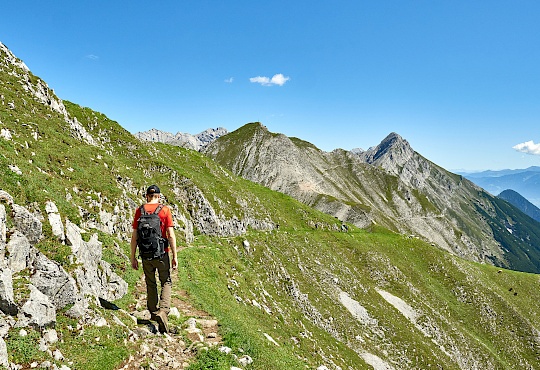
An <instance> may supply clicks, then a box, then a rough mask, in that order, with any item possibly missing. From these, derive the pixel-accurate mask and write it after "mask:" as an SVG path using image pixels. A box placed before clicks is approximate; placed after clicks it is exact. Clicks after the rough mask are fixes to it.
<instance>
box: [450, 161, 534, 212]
mask: <svg viewBox="0 0 540 370" xmlns="http://www.w3.org/2000/svg"><path fill="white" fill-rule="evenodd" d="M459 174H460V175H462V176H464V177H466V178H467V179H469V180H471V181H472V182H474V183H475V184H476V185H478V186H480V187H482V188H484V189H485V190H487V191H488V192H490V193H491V194H493V195H498V194H499V193H501V192H502V191H504V190H507V189H511V190H514V191H516V192H518V193H519V194H520V195H522V196H523V197H525V198H526V199H527V200H528V201H529V202H531V203H532V204H534V205H535V206H537V207H540V167H538V166H532V167H529V168H526V169H518V170H501V171H483V172H475V173H467V172H459Z"/></svg>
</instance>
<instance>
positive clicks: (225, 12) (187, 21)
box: [0, 0, 540, 170]
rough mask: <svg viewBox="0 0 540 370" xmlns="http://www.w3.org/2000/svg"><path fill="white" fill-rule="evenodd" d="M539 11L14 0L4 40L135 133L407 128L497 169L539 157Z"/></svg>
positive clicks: (476, 6) (410, 135)
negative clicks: (252, 125) (259, 126)
mask: <svg viewBox="0 0 540 370" xmlns="http://www.w3.org/2000/svg"><path fill="white" fill-rule="evenodd" d="M538 19H540V2H538V1H436V0H435V1H427V0H426V1H340V0H333V1H281V0H276V1H264V2H263V1H253V0H249V1H247V0H246V1H234V0H229V1H205V0H198V1H179V0H176V1H169V0H164V1H155V2H149V1H138V0H133V1H129V2H120V1H91V2H90V1H88V2H81V1H65V0H56V1H50V2H44V1H21V0H17V1H15V0H6V1H4V2H3V4H2V23H1V24H0V41H1V42H3V43H4V44H5V45H6V46H7V47H9V48H10V49H11V50H12V51H13V52H14V54H15V55H16V56H18V57H19V58H20V59H22V60H23V61H24V62H25V63H26V64H27V65H28V67H29V68H30V69H31V70H32V72H33V73H34V74H36V75H38V76H40V77H41V78H43V79H44V80H45V81H46V82H47V83H48V84H49V86H50V87H51V88H53V89H54V90H55V92H56V93H57V95H58V96H59V97H60V98H62V99H64V100H69V101H72V102H75V103H78V104H80V105H83V106H88V107H90V108H92V109H95V110H97V111H100V112H102V113H104V114H106V115H107V116H108V117H110V118H111V119H113V120H116V121H118V122H119V123H120V124H121V125H122V126H123V127H124V128H126V129H127V130H129V131H130V132H133V133H135V132H138V131H145V130H148V129H150V128H157V129H160V130H164V131H169V132H173V133H176V132H178V131H181V132H189V133H192V134H196V133H199V132H201V131H203V130H205V129H207V128H210V127H220V126H222V127H225V128H227V129H228V130H230V131H232V130H235V129H237V128H238V127H240V126H242V125H244V124H245V123H248V122H253V121H260V122H262V123H263V124H265V125H266V126H267V127H268V129H269V130H270V131H273V132H281V133H284V134H286V135H288V136H296V137H300V138H302V139H304V140H307V141H310V142H312V143H313V144H315V145H316V146H318V147H319V148H321V149H323V150H327V151H329V150H332V149H335V148H344V149H352V148H355V147H361V148H364V149H367V148H368V147H370V146H373V145H377V144H378V143H379V142H380V141H381V140H382V139H384V137H385V136H386V135H388V134H389V133H390V132H397V133H398V134H400V135H401V136H402V137H404V138H405V139H406V140H408V141H409V143H410V144H411V145H412V147H413V148H414V149H415V150H416V151H417V152H419V153H420V154H422V155H423V156H424V157H426V158H428V159H430V160H431V161H433V162H435V163H437V164H439V165H441V166H443V167H444V168H447V169H449V170H460V169H465V170H485V169H494V170H496V169H504V168H525V167H528V166H531V165H540V144H538V143H539V142H540V129H539V123H540V47H539V45H538V37H539V36H540V22H539V21H538ZM519 144H522V145H521V146H518V145H519ZM514 147H516V148H514ZM517 149H519V150H521V151H518V150H517ZM528 153H536V154H528Z"/></svg>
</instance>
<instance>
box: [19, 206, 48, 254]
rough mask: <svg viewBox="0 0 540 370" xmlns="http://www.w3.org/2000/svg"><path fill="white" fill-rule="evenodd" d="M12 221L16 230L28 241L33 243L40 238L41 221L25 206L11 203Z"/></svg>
mask: <svg viewBox="0 0 540 370" xmlns="http://www.w3.org/2000/svg"><path fill="white" fill-rule="evenodd" d="M12 208H13V222H14V223H15V227H16V228H17V230H19V231H21V232H22V233H23V234H24V235H25V236H26V237H27V238H28V241H30V243H32V244H35V243H37V242H38V241H39V240H40V239H41V236H42V235H41V233H42V224H41V221H40V220H39V219H38V218H37V217H36V216H34V215H33V214H32V213H30V212H29V211H28V210H27V209H26V208H24V207H22V206H20V205H18V204H15V203H14V204H13V205H12Z"/></svg>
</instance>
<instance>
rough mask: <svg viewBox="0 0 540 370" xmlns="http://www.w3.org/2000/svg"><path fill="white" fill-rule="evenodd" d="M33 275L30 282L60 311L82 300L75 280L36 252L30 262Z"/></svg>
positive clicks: (57, 265)
mask: <svg viewBox="0 0 540 370" xmlns="http://www.w3.org/2000/svg"><path fill="white" fill-rule="evenodd" d="M32 270H33V271H34V273H33V274H32V276H31V277H30V282H31V283H32V285H34V286H35V287H36V288H37V289H39V291H40V292H42V293H44V294H45V295H47V296H48V297H49V298H50V300H51V302H52V303H53V304H54V306H55V307H56V308H57V309H62V308H64V307H65V306H67V305H68V304H72V303H75V302H77V301H78V300H80V299H82V297H81V295H80V294H79V290H78V289H77V285H76V283H75V279H73V277H71V275H69V274H68V273H67V272H66V271H65V270H64V269H63V268H62V266H60V265H59V264H58V263H57V262H55V261H51V260H50V259H48V258H47V257H46V256H45V255H44V254H43V253H41V252H36V255H35V256H34V257H33V261H32Z"/></svg>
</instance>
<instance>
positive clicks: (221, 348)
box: [218, 346, 232, 355]
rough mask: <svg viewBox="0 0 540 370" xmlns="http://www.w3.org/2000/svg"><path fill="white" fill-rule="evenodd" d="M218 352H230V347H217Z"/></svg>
mask: <svg viewBox="0 0 540 370" xmlns="http://www.w3.org/2000/svg"><path fill="white" fill-rule="evenodd" d="M218 351H219V352H223V353H225V354H227V355H228V354H229V353H231V352H232V348H229V347H226V346H222V347H219V349H218Z"/></svg>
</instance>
